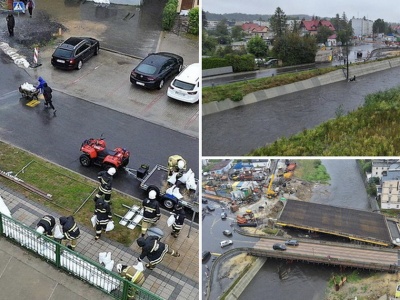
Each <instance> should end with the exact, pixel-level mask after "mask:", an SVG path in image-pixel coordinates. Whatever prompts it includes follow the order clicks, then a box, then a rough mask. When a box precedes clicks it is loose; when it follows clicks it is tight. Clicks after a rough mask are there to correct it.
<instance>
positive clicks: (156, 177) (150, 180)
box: [124, 164, 199, 209]
mask: <svg viewBox="0 0 400 300" xmlns="http://www.w3.org/2000/svg"><path fill="white" fill-rule="evenodd" d="M124 169H125V170H126V171H127V172H128V174H130V175H132V176H133V177H134V178H136V179H137V180H138V181H140V185H139V186H140V188H141V189H143V190H145V191H147V190H149V189H151V188H152V187H157V188H158V189H159V190H160V196H161V197H160V199H159V201H160V202H161V204H163V205H164V206H165V207H166V208H168V209H173V208H174V206H175V204H177V203H178V202H180V203H181V204H182V205H183V206H185V207H187V208H190V209H192V208H193V205H194V204H197V205H198V203H199V194H198V180H197V179H195V181H196V185H197V189H196V190H192V189H187V188H186V184H184V183H180V182H179V180H177V183H176V186H177V188H179V192H180V194H181V195H182V196H183V197H182V198H181V199H178V198H176V197H175V196H173V195H170V194H167V193H166V191H167V189H168V188H170V187H171V186H172V185H171V184H170V183H169V182H168V168H167V167H166V166H163V165H160V164H157V165H155V166H154V167H153V169H151V170H149V166H147V165H141V166H140V168H139V169H132V168H128V167H125V168H124Z"/></svg>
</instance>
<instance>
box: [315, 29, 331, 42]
mask: <svg viewBox="0 0 400 300" xmlns="http://www.w3.org/2000/svg"><path fill="white" fill-rule="evenodd" d="M332 34H333V31H332V30H330V29H329V27H327V26H320V27H319V28H318V30H317V35H316V38H317V42H318V43H324V44H325V42H326V41H327V39H328V37H330V36H331V35H332Z"/></svg>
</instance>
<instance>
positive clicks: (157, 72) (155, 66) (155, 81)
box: [130, 52, 183, 89]
mask: <svg viewBox="0 0 400 300" xmlns="http://www.w3.org/2000/svg"><path fill="white" fill-rule="evenodd" d="M182 68H183V58H182V56H179V55H176V54H173V53H169V52H158V53H151V54H149V55H148V56H147V57H146V58H145V59H143V60H142V61H141V62H140V63H139V64H138V65H137V66H136V67H135V68H134V69H133V70H132V72H131V76H130V80H131V83H133V84H135V85H139V86H143V87H146V88H150V89H161V88H162V87H163V86H164V84H165V82H166V81H167V80H168V78H170V77H171V76H173V75H175V74H178V73H179V72H181V71H182Z"/></svg>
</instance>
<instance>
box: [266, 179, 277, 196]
mask: <svg viewBox="0 0 400 300" xmlns="http://www.w3.org/2000/svg"><path fill="white" fill-rule="evenodd" d="M274 178H275V175H274V174H272V175H271V179H270V181H269V185H268V190H267V198H269V199H271V198H274V197H276V196H278V193H277V192H275V191H274V190H273V189H272V184H273V182H274Z"/></svg>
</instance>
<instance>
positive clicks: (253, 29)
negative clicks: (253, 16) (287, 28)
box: [242, 22, 269, 38]
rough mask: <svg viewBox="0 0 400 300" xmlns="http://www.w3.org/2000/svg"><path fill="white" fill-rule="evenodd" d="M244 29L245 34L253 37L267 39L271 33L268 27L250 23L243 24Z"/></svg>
mask: <svg viewBox="0 0 400 300" xmlns="http://www.w3.org/2000/svg"><path fill="white" fill-rule="evenodd" d="M242 29H243V32H244V33H245V34H247V35H250V36H251V37H255V36H260V37H262V38H266V36H267V33H268V31H269V29H268V27H267V26H260V25H258V24H255V23H249V22H246V23H244V24H242Z"/></svg>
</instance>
